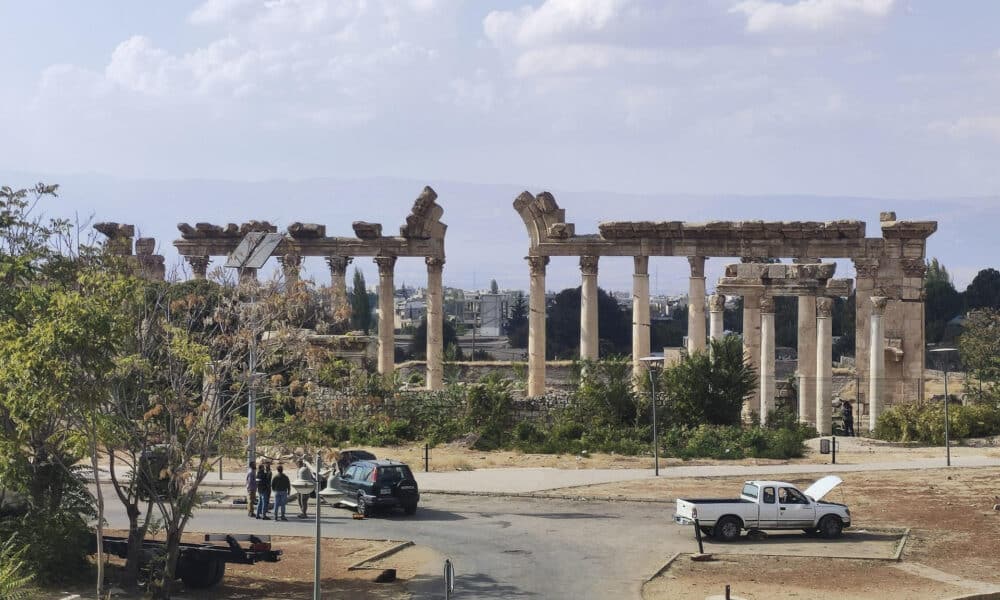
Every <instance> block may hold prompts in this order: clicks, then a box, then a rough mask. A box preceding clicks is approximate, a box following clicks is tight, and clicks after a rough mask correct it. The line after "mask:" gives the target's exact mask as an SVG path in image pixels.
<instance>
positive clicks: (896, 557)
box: [892, 527, 910, 562]
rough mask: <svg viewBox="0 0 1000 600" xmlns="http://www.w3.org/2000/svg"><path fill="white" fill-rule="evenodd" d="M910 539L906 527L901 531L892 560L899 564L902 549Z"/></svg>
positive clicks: (908, 529)
mask: <svg viewBox="0 0 1000 600" xmlns="http://www.w3.org/2000/svg"><path fill="white" fill-rule="evenodd" d="M909 539H910V528H909V527H907V528H906V529H904V530H903V535H902V537H900V538H899V543H898V544H897V545H896V551H895V552H894V553H893V556H892V560H894V561H896V562H899V561H901V560H902V558H903V547H904V546H906V542H907V541H908V540H909Z"/></svg>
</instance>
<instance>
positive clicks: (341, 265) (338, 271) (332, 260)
mask: <svg viewBox="0 0 1000 600" xmlns="http://www.w3.org/2000/svg"><path fill="white" fill-rule="evenodd" d="M353 260H354V259H353V258H351V257H350V256H327V257H326V265H327V266H328V267H330V273H332V274H334V275H343V274H344V273H346V272H347V265H349V264H351V261H353Z"/></svg>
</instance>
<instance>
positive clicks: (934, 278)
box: [924, 258, 951, 283]
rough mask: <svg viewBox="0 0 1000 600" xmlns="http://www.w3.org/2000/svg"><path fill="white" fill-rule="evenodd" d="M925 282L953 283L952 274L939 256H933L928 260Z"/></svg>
mask: <svg viewBox="0 0 1000 600" xmlns="http://www.w3.org/2000/svg"><path fill="white" fill-rule="evenodd" d="M924 281H925V282H934V283H951V274H950V273H948V269H946V268H945V267H944V265H943V264H941V263H940V262H939V261H938V259H937V258H932V259H930V260H929V261H928V262H927V275H926V276H925V279H924Z"/></svg>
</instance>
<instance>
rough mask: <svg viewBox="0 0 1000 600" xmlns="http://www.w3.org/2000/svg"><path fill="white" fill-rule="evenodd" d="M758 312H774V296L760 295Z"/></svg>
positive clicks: (771, 313) (770, 313)
mask: <svg viewBox="0 0 1000 600" xmlns="http://www.w3.org/2000/svg"><path fill="white" fill-rule="evenodd" d="M760 312H761V313H764V314H769V315H773V314H774V298H773V297H772V296H761V297H760Z"/></svg>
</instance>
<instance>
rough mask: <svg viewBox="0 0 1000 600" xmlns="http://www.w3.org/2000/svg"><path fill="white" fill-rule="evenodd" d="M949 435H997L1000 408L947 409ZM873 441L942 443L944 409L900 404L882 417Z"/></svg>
mask: <svg viewBox="0 0 1000 600" xmlns="http://www.w3.org/2000/svg"><path fill="white" fill-rule="evenodd" d="M948 413H949V414H948V428H949V434H950V436H951V437H952V438H954V439H962V438H967V437H987V436H992V435H1000V408H998V407H996V406H993V405H991V404H976V405H972V406H960V405H956V404H952V405H951V406H949V407H948ZM875 437H877V438H879V439H883V440H888V441H892V442H924V443H928V444H943V443H944V405H943V404H941V403H934V404H930V403H914V404H900V405H898V406H894V407H892V408H890V409H889V410H887V411H885V412H884V413H882V414H881V415H880V416H879V418H878V421H877V422H876V423H875Z"/></svg>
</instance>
